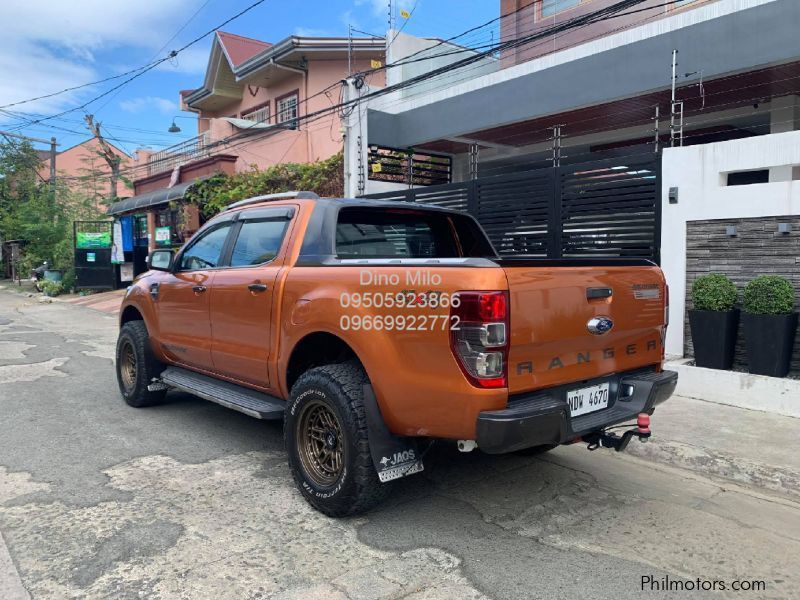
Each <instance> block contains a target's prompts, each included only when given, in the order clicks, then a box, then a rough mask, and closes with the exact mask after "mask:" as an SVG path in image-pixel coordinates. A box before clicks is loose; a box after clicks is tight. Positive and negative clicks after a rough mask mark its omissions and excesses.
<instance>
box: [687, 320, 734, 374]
mask: <svg viewBox="0 0 800 600" xmlns="http://www.w3.org/2000/svg"><path fill="white" fill-rule="evenodd" d="M689 326H690V327H691V329H692V344H694V361H695V363H696V364H697V366H698V367H706V368H708V369H730V368H731V365H733V351H734V349H735V348H736V334H737V333H738V331H739V310H738V309H734V310H729V311H726V312H720V311H716V310H690V311H689Z"/></svg>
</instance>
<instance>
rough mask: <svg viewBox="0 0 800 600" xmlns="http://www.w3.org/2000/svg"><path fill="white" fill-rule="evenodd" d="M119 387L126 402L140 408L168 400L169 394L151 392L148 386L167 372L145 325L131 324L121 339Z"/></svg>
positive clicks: (124, 330) (121, 332) (134, 322)
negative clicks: (152, 347) (163, 372)
mask: <svg viewBox="0 0 800 600" xmlns="http://www.w3.org/2000/svg"><path fill="white" fill-rule="evenodd" d="M116 366H117V383H118V384H119V391H120V393H121V394H122V397H123V398H124V399H125V402H126V403H128V404H129V405H130V406H134V407H136V408H140V407H143V406H151V405H153V404H156V403H158V402H160V401H161V400H163V399H164V395H165V394H166V391H165V390H157V391H152V392H151V391H149V390H148V389H147V386H149V385H150V383H151V382H152V380H153V379H154V378H156V377H158V376H159V375H161V371H163V370H164V365H163V364H161V363H160V362H159V361H158V360H156V358H155V356H153V351H152V349H151V348H150V336H149V335H148V333H147V327H146V326H145V324H144V322H143V321H129V322H128V323H125V325H123V326H122V329H120V331H119V338H117V361H116Z"/></svg>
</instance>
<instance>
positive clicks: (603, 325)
mask: <svg viewBox="0 0 800 600" xmlns="http://www.w3.org/2000/svg"><path fill="white" fill-rule="evenodd" d="M612 327H614V321H612V320H611V317H592V318H591V319H589V322H588V323H587V324H586V329H588V330H589V332H590V333H593V334H594V335H603V334H604V333H608V332H609V331H611V328H612Z"/></svg>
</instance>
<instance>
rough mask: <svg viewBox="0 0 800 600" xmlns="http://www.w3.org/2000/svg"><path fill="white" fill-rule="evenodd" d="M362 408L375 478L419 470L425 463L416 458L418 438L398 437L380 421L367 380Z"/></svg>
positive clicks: (398, 475)
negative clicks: (365, 419) (364, 414)
mask: <svg viewBox="0 0 800 600" xmlns="http://www.w3.org/2000/svg"><path fill="white" fill-rule="evenodd" d="M364 411H365V413H366V417H367V429H368V434H369V449H370V452H371V454H372V464H373V465H375V471H376V472H377V473H378V479H380V480H381V482H382V483H385V482H387V481H392V480H393V479H400V478H401V477H405V476H406V475H412V474H414V473H419V472H420V471H422V470H423V468H424V467H423V465H422V461H421V460H419V458H418V457H419V450H418V449H417V440H416V439H414V438H410V437H400V436H397V435H394V434H393V433H391V432H390V431H389V429H388V428H387V427H386V423H384V422H383V416H382V415H381V409H380V408H379V407H378V401H377V399H376V398H375V392H374V391H373V390H372V386H371V385H369V384H366V385H364Z"/></svg>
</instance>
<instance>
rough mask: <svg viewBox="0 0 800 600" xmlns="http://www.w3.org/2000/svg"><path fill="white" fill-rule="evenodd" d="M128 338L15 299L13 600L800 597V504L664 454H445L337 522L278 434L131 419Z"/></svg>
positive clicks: (7, 419) (9, 402)
mask: <svg viewBox="0 0 800 600" xmlns="http://www.w3.org/2000/svg"><path fill="white" fill-rule="evenodd" d="M115 337H116V320H115V318H114V317H113V316H111V315H108V314H104V313H103V312H99V311H95V310H90V309H87V308H85V307H81V306H75V305H70V304H65V303H52V304H42V303H39V302H37V300H36V299H35V298H27V297H24V296H21V295H19V294H16V293H13V292H10V291H8V290H5V291H3V290H0V532H1V533H2V538H0V598H3V599H4V600H5V599H12V598H16V597H26V595H27V594H30V595H31V596H32V597H34V598H84V597H85V598H115V599H116V598H137V599H139V598H192V599H195V598H215V599H227V598H236V599H239V598H303V599H307V598H325V599H329V598H334V599H335V598H349V599H357V598H414V599H422V598H429V599H432V598H447V599H454V598H459V599H460V598H485V597H488V598H499V599H502V598H508V599H512V598H513V599H515V600H516V599H519V598H543V599H545V598H546V599H552V598H575V597H587V598H614V599H625V598H642V597H647V598H651V597H652V598H662V597H663V598H685V597H712V596H713V597H736V598H744V597H753V598H789V597H800V583H798V579H797V573H798V572H800V510H798V509H799V508H800V506H799V505H798V504H797V502H796V501H795V500H794V499H792V498H791V497H787V496H786V495H771V493H768V491H767V490H765V489H759V488H754V487H748V486H739V485H737V484H734V483H732V482H729V481H727V480H725V479H722V478H719V477H718V474H715V475H714V479H711V478H709V477H708V476H707V475H706V474H704V473H703V472H702V470H701V469H695V470H687V469H682V468H676V467H672V466H667V465H665V464H663V463H662V462H656V461H654V460H653V459H651V458H650V457H648V456H633V455H631V454H614V453H611V452H610V451H603V450H598V451H596V452H587V451H586V449H585V447H583V446H572V447H562V448H558V449H556V450H555V451H553V452H551V453H549V454H546V455H543V456H540V457H523V456H517V455H510V456H500V457H492V456H487V455H483V454H481V453H480V452H473V453H471V454H459V453H458V452H457V451H456V450H455V448H454V447H453V446H451V445H447V444H437V445H435V446H434V448H433V450H432V451H431V453H430V454H429V455H428V456H427V457H426V459H425V472H424V473H423V474H421V475H416V476H413V477H409V478H406V479H404V480H401V481H400V482H399V483H398V485H397V486H396V491H395V493H394V494H393V496H392V498H391V500H390V501H389V502H388V503H387V504H386V505H384V506H382V507H381V508H380V509H378V510H376V511H374V512H373V513H370V514H368V515H366V516H364V517H360V518H354V519H344V520H332V519H329V518H327V517H324V516H322V515H320V514H319V513H317V512H315V511H313V510H311V509H310V508H309V507H308V505H307V504H306V503H305V502H304V501H303V500H302V498H301V497H300V495H299V494H298V493H297V492H296V491H295V488H294V484H293V482H292V480H291V476H290V474H289V472H288V469H287V467H286V460H285V456H284V453H283V450H282V436H281V426H280V424H278V423H269V422H267V423H265V422H260V421H256V420H253V419H250V418H249V417H247V416H244V415H241V414H239V413H236V412H232V411H228V410H226V409H224V408H221V407H219V406H216V405H214V404H211V403H207V402H204V401H201V400H198V399H195V398H192V397H190V396H187V395H183V394H177V393H170V394H169V395H168V397H167V398H168V401H167V402H166V403H165V404H163V405H161V406H157V407H153V408H149V409H140V410H137V409H133V408H129V407H127V406H126V405H125V404H124V403H123V402H122V400H121V399H120V397H119V394H118V391H117V384H116V380H115V376H114V370H113V363H112V359H113V349H114V341H115ZM745 412H746V411H745ZM670 418H671V419H680V418H686V419H691V416H689V415H676V414H674V413H671V414H670ZM657 428H658V413H656V417H655V418H654V430H655V431H657ZM767 433H768V432H765V434H767ZM633 443H636V442H633ZM652 443H656V441H653V442H652ZM787 451H789V449H787ZM643 577H650V578H651V579H650V581H652V582H656V583H659V584H660V585H662V586H664V585H673V586H676V585H680V586H684V587H686V586H687V585H690V586H693V587H697V586H698V585H699V586H701V587H702V586H705V585H706V583H705V582H713V581H720V582H722V583H724V584H726V586H728V588H729V587H730V586H731V585H732V584H733V582H734V581H739V580H746V581H748V582H749V581H751V580H760V581H763V582H764V586H765V587H766V589H765V590H764V591H759V592H750V593H749V594H746V593H743V592H738V593H735V592H730V591H725V592H718V593H716V594H711V593H710V592H700V593H692V594H687V593H682V592H671V593H662V592H658V591H650V590H651V589H652V588H651V586H649V585H647V586H646V590H647V593H643V592H642V578H643ZM698 578H699V580H702V581H698ZM687 581H688V582H689V583H687ZM670 582H672V583H671V584H670ZM759 585H760V584H759ZM662 589H663V588H662ZM717 589H718V590H719V587H717Z"/></svg>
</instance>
